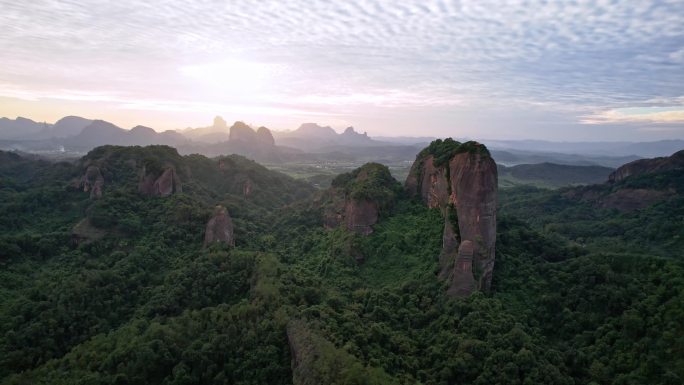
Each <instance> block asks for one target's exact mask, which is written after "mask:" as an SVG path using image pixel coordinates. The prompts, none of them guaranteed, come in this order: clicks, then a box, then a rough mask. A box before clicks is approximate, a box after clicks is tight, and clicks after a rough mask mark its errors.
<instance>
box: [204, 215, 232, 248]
mask: <svg viewBox="0 0 684 385" xmlns="http://www.w3.org/2000/svg"><path fill="white" fill-rule="evenodd" d="M212 243H223V244H226V245H230V246H235V238H234V237H233V220H232V219H231V218H230V215H229V214H228V210H227V209H226V208H225V207H223V206H216V208H215V209H214V215H213V216H212V217H211V219H209V222H207V228H206V230H205V232H204V245H205V246H207V245H209V244H212Z"/></svg>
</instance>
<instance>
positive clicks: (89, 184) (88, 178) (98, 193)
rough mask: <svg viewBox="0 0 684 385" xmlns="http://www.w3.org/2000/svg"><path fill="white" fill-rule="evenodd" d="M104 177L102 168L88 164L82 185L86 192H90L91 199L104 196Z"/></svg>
mask: <svg viewBox="0 0 684 385" xmlns="http://www.w3.org/2000/svg"><path fill="white" fill-rule="evenodd" d="M104 182H105V180H104V177H103V176H102V172H100V168H99V167H97V166H88V168H87V169H86V172H85V174H84V175H83V177H82V178H81V187H82V188H83V191H84V192H90V199H98V198H102V188H103V187H104Z"/></svg>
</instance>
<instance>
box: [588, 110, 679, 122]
mask: <svg viewBox="0 0 684 385" xmlns="http://www.w3.org/2000/svg"><path fill="white" fill-rule="evenodd" d="M581 122H582V123H583V124H614V123H657V124H672V123H682V124H684V106H680V107H671V108H668V107H642V108H621V109H614V110H607V111H601V112H597V113H595V114H592V115H588V116H585V117H583V118H582V120H581Z"/></svg>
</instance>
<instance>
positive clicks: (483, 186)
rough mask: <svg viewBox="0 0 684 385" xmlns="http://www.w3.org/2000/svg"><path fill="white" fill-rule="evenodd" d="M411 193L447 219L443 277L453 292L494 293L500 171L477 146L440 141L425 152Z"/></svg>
mask: <svg viewBox="0 0 684 385" xmlns="http://www.w3.org/2000/svg"><path fill="white" fill-rule="evenodd" d="M405 189H406V191H407V192H408V194H409V195H411V196H414V197H417V198H420V199H421V200H422V201H423V202H424V203H425V204H426V205H427V206H428V207H431V208H439V209H440V210H442V213H443V216H444V219H445V220H444V233H443V241H442V243H443V246H442V255H441V257H440V268H441V271H440V276H441V277H442V278H444V279H447V280H448V281H449V289H448V293H449V294H452V295H458V296H462V295H467V294H470V293H471V292H472V291H473V290H476V289H479V290H489V288H490V286H491V280H492V271H493V269H494V256H495V243H496V202H497V201H496V199H497V198H496V196H497V168H496V163H495V162H494V159H492V157H491V155H490V154H489V151H488V150H487V148H486V147H485V146H484V145H482V144H479V143H476V142H466V143H460V142H457V141H454V140H452V139H451V138H448V139H446V140H443V141H442V140H439V139H438V140H436V141H434V142H432V143H431V144H430V145H429V146H428V147H427V148H425V149H424V150H423V151H421V152H420V153H419V154H418V156H417V157H416V161H415V162H414V164H413V166H412V167H411V171H410V172H409V176H408V177H407V179H406V183H405Z"/></svg>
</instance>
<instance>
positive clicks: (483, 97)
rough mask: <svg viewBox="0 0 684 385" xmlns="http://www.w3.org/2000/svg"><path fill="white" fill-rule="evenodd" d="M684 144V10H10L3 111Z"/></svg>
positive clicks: (1, 59)
mask: <svg viewBox="0 0 684 385" xmlns="http://www.w3.org/2000/svg"><path fill="white" fill-rule="evenodd" d="M66 115H79V116H84V117H87V118H97V119H104V120H108V121H111V122H113V123H115V124H118V125H120V126H122V127H125V128H130V127H133V126H135V125H138V124H142V125H146V126H150V127H153V128H155V129H157V130H165V129H178V128H185V127H189V126H192V127H199V126H207V125H209V124H210V123H211V121H212V119H213V117H214V116H215V115H221V116H223V117H224V118H225V119H226V120H228V121H235V120H242V121H245V122H248V123H250V124H254V125H266V126H267V127H269V128H272V129H276V130H282V129H294V128H296V127H297V126H298V125H299V124H300V123H303V122H318V123H320V124H322V125H331V126H332V127H334V128H336V129H338V130H339V131H341V130H342V129H343V128H344V127H347V126H354V127H355V128H356V129H357V130H358V131H362V132H363V131H367V132H368V133H369V135H373V136H380V135H382V136H440V137H445V136H453V137H469V138H475V139H477V138H481V139H547V140H564V141H578V140H581V141H584V140H587V141H594V140H597V141H598V140H634V141H637V140H659V139H669V138H672V139H675V138H676V139H684V0H674V1H641V0H623V1H618V0H598V1H582V0H573V1H563V0H555V1H554V0H519V1H502V0H495V1H488V0H472V1H466V0H463V1H443V0H421V1H408V0H404V1H396V0H368V1H354V0H352V1H319V0H294V1H284V0H280V1H270V0H254V1H251V0H233V1H212V0H201V1H193V0H184V1H167V0H159V1H131V0H117V1H109V0H107V1H99V0H88V1H84V0H79V1H44V0H32V1H16V0H0V116H6V117H10V118H14V117H16V116H24V117H28V118H31V119H34V120H37V121H47V122H54V121H56V120H57V119H59V118H61V117H63V116H66Z"/></svg>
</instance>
